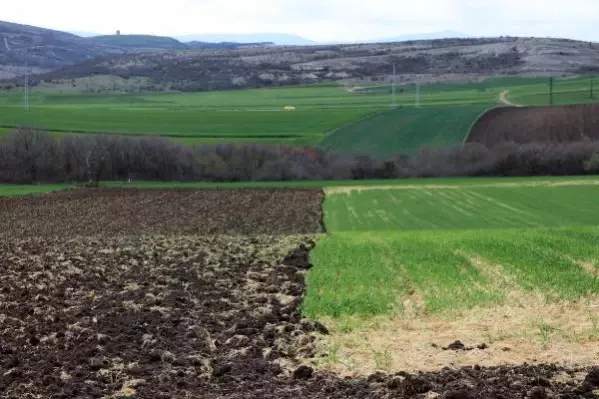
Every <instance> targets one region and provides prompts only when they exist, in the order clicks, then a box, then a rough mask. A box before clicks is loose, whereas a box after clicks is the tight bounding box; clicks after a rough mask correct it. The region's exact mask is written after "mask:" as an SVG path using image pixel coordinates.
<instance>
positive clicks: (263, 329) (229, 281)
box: [0, 190, 599, 399]
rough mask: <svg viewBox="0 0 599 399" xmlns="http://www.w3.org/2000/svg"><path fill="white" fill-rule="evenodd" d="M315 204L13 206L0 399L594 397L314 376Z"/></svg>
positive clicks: (503, 379) (543, 374) (571, 388)
mask: <svg viewBox="0 0 599 399" xmlns="http://www.w3.org/2000/svg"><path fill="white" fill-rule="evenodd" d="M219 195H220V196H219ZM320 201H322V193H321V191H319V190H312V191H309V190H308V191H306V190H303V191H284V190H274V191H273V190H270V191H258V190H236V191H186V192H183V191H181V192H178V191H176V192H170V191H169V192H166V191H132V192H126V193H124V192H121V191H119V190H85V191H76V192H65V193H56V194H49V195H43V196H41V197H35V198H34V197H27V198H17V199H11V200H2V205H1V212H2V213H1V214H2V217H3V219H2V223H3V225H2V227H1V228H2V229H3V230H6V229H8V231H5V233H4V238H3V240H2V241H1V242H0V276H1V278H0V397H2V398H11V399H12V398H165V399H166V398H214V399H216V398H256V399H258V398H294V399H295V398H298V397H299V398H425V397H426V398H434V397H444V398H514V397H531V398H546V397H562V398H576V397H588V398H591V397H594V396H593V393H592V392H593V390H594V389H597V388H598V387H599V372H596V371H591V372H589V370H588V369H587V370H566V369H563V368H560V367H557V366H528V365H525V366H516V367H492V368H481V367H467V368H461V369H457V368H455V369H454V368H444V369H443V370H441V371H439V372H434V373H416V374H409V373H405V372H398V373H394V374H390V375H384V374H380V373H377V374H373V375H371V376H369V377H364V378H356V379H346V378H341V377H339V376H337V375H335V374H331V373H329V372H323V371H314V370H313V369H312V368H311V367H310V366H309V365H310V364H312V363H315V362H316V361H315V359H313V358H312V357H313V356H314V354H315V353H316V350H315V349H316V343H317V342H318V340H319V338H320V337H322V334H326V333H327V329H326V327H325V326H323V325H321V324H319V323H316V322H311V321H309V320H307V319H305V318H303V317H302V315H301V313H300V303H301V301H302V298H303V295H304V292H305V280H304V276H305V272H306V270H309V269H310V268H311V267H312V265H311V264H310V263H309V259H308V256H309V250H310V249H311V248H312V247H313V246H314V237H310V236H306V235H305V234H308V233H310V234H312V233H320V232H321V224H320V221H321V219H322V214H321V210H320V205H319V204H320ZM233 203H237V204H238V205H239V209H237V208H235V207H234V206H233ZM314 204H318V206H316V207H315V205H314ZM219 207H220V208H219ZM252 207H253V208H256V210H255V211H252ZM219 209H220V211H219ZM27 210H29V212H27ZM135 211H138V212H139V213H140V214H139V215H135V213H134V212H135ZM133 215H135V216H133ZM6 220H9V221H8V222H7V221H6ZM234 220H237V222H234ZM30 226H32V227H30ZM252 229H253V231H252ZM253 232H260V233H263V234H265V235H254V234H252V233H253ZM142 233H143V234H142ZM196 233H200V234H196ZM215 233H219V235H216V234H215ZM239 233H247V234H245V235H240V234H239ZM290 233H294V234H290ZM298 233H301V234H300V235H297V234H298ZM458 350H459V348H458ZM302 364H303V366H302Z"/></svg>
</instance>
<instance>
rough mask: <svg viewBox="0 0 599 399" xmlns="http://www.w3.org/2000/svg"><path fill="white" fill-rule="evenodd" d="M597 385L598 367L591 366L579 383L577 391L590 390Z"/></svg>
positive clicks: (598, 379)
mask: <svg viewBox="0 0 599 399" xmlns="http://www.w3.org/2000/svg"><path fill="white" fill-rule="evenodd" d="M598 387H599V367H593V368H592V369H591V370H590V371H589V373H588V374H587V376H586V377H585V378H584V381H583V382H582V384H581V385H580V389H579V391H581V392H591V391H594V390H596V389H597V388H598Z"/></svg>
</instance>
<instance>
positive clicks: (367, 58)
mask: <svg viewBox="0 0 599 399" xmlns="http://www.w3.org/2000/svg"><path fill="white" fill-rule="evenodd" d="M393 64H395V65H396V66H397V72H398V77H397V79H398V81H399V83H408V82H414V81H420V82H433V81H435V82H444V81H462V82H467V81H476V80H479V79H481V78H483V77H487V76H497V75H547V74H554V75H574V74H579V73H584V72H589V71H595V70H597V69H599V67H597V65H599V44H594V43H588V42H577V41H572V40H563V39H537V38H511V37H504V38H486V39H446V40H426V41H408V42H400V43H379V44H346V45H326V46H266V47H257V48H239V49H214V50H197V51H192V50H190V51H169V52H161V53H156V52H153V53H138V54H125V55H121V56H115V57H111V58H109V59H102V60H97V61H89V62H85V63H82V64H79V65H76V66H72V67H68V68H65V69H63V70H60V71H56V72H53V73H50V74H46V75H42V76H40V79H44V80H60V79H74V78H81V77H86V76H89V75H90V74H96V75H116V76H120V77H122V78H129V77H137V78H139V77H144V78H148V79H150V80H151V81H152V82H153V85H154V89H155V90H184V91H205V90H220V89H231V88H247V87H265V86H266V87H267V86H281V85H293V84H310V83H317V82H322V81H332V80H343V81H346V82H348V84H349V85H358V86H360V85H368V84H372V83H373V82H389V81H390V78H391V74H392V65H393Z"/></svg>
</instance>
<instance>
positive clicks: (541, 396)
mask: <svg viewBox="0 0 599 399" xmlns="http://www.w3.org/2000/svg"><path fill="white" fill-rule="evenodd" d="M526 397H527V398H528V399H547V398H548V397H549V395H547V391H546V390H545V388H543V387H535V388H533V389H531V390H530V391H529V392H528V393H527V394H526Z"/></svg>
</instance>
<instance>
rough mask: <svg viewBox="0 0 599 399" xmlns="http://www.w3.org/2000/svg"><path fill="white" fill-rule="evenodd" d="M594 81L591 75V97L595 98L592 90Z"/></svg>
mask: <svg viewBox="0 0 599 399" xmlns="http://www.w3.org/2000/svg"><path fill="white" fill-rule="evenodd" d="M594 83H595V82H594V81H593V78H592V77H591V98H595V91H594V90H595V87H594V86H593V85H594Z"/></svg>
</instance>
